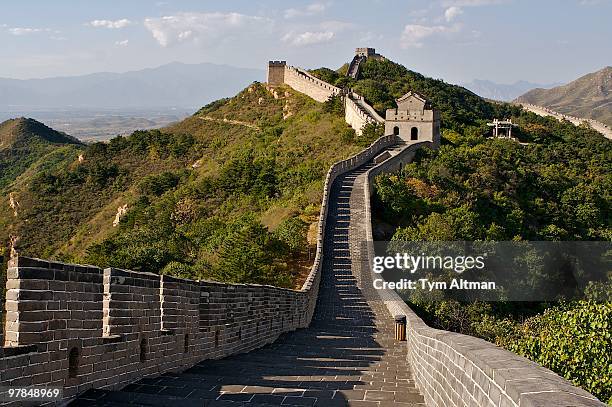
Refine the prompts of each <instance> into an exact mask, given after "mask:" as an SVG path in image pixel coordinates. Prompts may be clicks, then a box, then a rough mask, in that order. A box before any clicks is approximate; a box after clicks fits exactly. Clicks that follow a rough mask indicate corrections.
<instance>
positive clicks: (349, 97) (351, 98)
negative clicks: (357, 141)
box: [344, 92, 385, 136]
mask: <svg viewBox="0 0 612 407" xmlns="http://www.w3.org/2000/svg"><path fill="white" fill-rule="evenodd" d="M344 120H346V122H347V123H348V124H349V125H350V126H351V127H352V128H353V129H354V130H355V132H356V133H357V135H358V136H361V134H362V129H363V126H365V125H366V124H367V123H380V124H383V125H384V123H385V119H383V118H382V117H381V116H380V115H379V114H378V113H377V112H376V111H375V110H374V108H372V106H370V105H368V104H367V103H366V102H365V100H364V99H363V97H362V96H360V95H358V94H357V93H355V92H349V93H348V94H346V95H345V97H344Z"/></svg>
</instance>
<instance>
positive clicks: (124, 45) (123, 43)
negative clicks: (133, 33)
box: [115, 40, 130, 47]
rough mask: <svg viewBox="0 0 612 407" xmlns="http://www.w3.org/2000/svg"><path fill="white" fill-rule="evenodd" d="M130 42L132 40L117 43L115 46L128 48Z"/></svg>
mask: <svg viewBox="0 0 612 407" xmlns="http://www.w3.org/2000/svg"><path fill="white" fill-rule="evenodd" d="M129 42H130V40H123V41H115V45H117V46H120V47H127V45H128V43H129Z"/></svg>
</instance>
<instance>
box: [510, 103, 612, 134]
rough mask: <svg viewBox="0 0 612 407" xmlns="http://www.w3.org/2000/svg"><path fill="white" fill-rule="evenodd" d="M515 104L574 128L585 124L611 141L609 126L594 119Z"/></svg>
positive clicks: (611, 130) (540, 107) (611, 131)
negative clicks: (563, 121) (568, 123)
mask: <svg viewBox="0 0 612 407" xmlns="http://www.w3.org/2000/svg"><path fill="white" fill-rule="evenodd" d="M516 104H517V105H519V106H521V107H522V108H523V109H525V110H528V111H530V112H532V113H535V114H537V115H539V116H552V117H554V118H556V119H557V120H568V121H569V122H571V123H572V124H574V125H576V126H579V125H580V124H582V123H583V122H587V123H588V124H589V126H591V128H592V129H593V130H595V131H598V132H599V133H601V134H602V135H603V136H604V137H605V138H607V139H612V128H610V126H608V125H607V124H604V123H602V122H600V121H597V120H594V119H585V118H581V117H576V116H570V115H567V114H563V113H559V112H555V111H554V110H551V109H549V108H547V107H542V106H537V105H532V104H531V103H516Z"/></svg>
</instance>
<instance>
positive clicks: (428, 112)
mask: <svg viewBox="0 0 612 407" xmlns="http://www.w3.org/2000/svg"><path fill="white" fill-rule="evenodd" d="M396 102H397V109H387V112H386V117H385V134H386V135H388V134H394V135H396V136H398V137H400V138H401V139H403V140H404V141H406V142H407V143H415V142H417V141H432V142H433V143H434V144H435V145H439V144H440V114H439V112H438V110H436V109H434V108H433V107H432V105H431V102H429V101H428V100H427V99H426V98H425V97H424V96H423V95H420V94H419V93H416V92H408V93H406V94H405V95H404V96H402V97H401V98H399V99H397V100H396Z"/></svg>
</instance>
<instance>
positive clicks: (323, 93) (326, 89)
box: [268, 66, 342, 102]
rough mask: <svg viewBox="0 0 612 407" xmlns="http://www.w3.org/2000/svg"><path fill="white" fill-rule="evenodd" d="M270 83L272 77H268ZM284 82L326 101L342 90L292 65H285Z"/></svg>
mask: <svg viewBox="0 0 612 407" xmlns="http://www.w3.org/2000/svg"><path fill="white" fill-rule="evenodd" d="M273 80H274V79H273ZM268 83H270V79H268ZM284 83H285V84H286V85H289V86H291V87H292V88H293V89H295V90H297V91H298V92H301V93H303V94H305V95H308V96H310V97H311V98H313V99H314V100H316V101H317V102H325V101H326V100H327V99H329V98H330V96H333V95H338V94H340V93H341V91H342V90H341V89H340V88H337V87H335V86H333V85H330V84H329V83H327V82H325V81H322V80H320V79H318V78H315V77H314V76H312V75H311V74H309V73H308V72H306V71H303V70H301V69H299V68H295V67H292V66H285V71H284Z"/></svg>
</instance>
